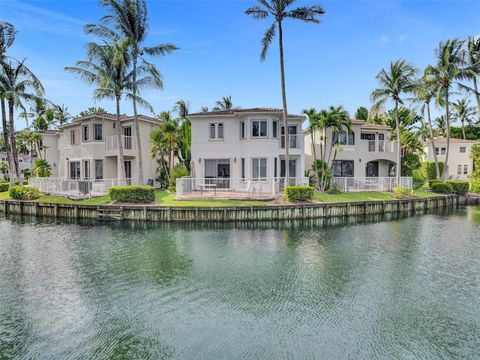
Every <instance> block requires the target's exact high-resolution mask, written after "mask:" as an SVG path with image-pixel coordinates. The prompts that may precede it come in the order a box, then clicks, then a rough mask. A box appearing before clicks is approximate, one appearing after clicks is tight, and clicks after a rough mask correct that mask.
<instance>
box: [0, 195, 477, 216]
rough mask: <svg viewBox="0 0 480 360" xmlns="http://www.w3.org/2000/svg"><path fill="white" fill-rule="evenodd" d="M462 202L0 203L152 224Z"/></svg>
mask: <svg viewBox="0 0 480 360" xmlns="http://www.w3.org/2000/svg"><path fill="white" fill-rule="evenodd" d="M463 200H464V199H463ZM463 200H461V199H460V198H459V197H458V196H457V195H448V196H439V197H432V198H425V199H409V200H389V201H372V202H351V203H335V204H308V205H282V206H254V207H160V206H142V205H137V206H135V205H128V206H127V205H125V206H121V205H102V206H96V205H77V204H52V203H41V202H32V201H16V200H5V201H0V212H3V213H4V214H14V215H29V216H37V217H52V218H69V219H93V220H136V221H138V220H140V221H153V222H224V221H268V220H301V219H318V218H330V217H344V216H359V215H376V214H391V213H403V212H413V213H415V212H423V211H426V210H429V209H436V208H453V207H456V206H458V205H459V204H460V203H464V202H463ZM468 203H475V204H478V203H479V200H478V198H477V199H473V200H469V201H468Z"/></svg>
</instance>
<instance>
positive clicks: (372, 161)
mask: <svg viewBox="0 0 480 360" xmlns="http://www.w3.org/2000/svg"><path fill="white" fill-rule="evenodd" d="M391 130H392V129H391V128H390V127H389V126H386V125H381V124H371V123H368V122H365V121H362V120H358V119H352V121H351V130H350V131H347V130H346V129H345V130H342V131H339V132H335V131H333V130H332V129H331V128H328V129H326V130H325V134H321V133H320V131H319V130H315V133H314V140H313V142H312V136H311V132H310V130H305V131H304V133H303V134H304V139H305V162H306V163H305V167H306V169H307V170H309V169H311V168H312V165H313V163H314V153H316V156H317V159H320V158H321V156H320V154H322V152H323V153H325V154H326V156H325V159H326V161H327V162H328V163H329V164H331V165H332V176H333V178H337V180H335V179H334V182H336V183H337V184H339V185H341V187H342V189H343V190H344V191H351V190H390V189H391V188H392V187H394V186H395V185H396V184H395V183H394V178H393V176H394V175H395V164H396V161H397V146H396V142H395V141H392V140H391V138H392V131H391ZM324 138H325V140H323V139H324ZM332 142H333V146H332ZM340 179H341V181H340ZM401 182H402V184H401V186H404V187H409V186H411V185H409V179H407V178H403V179H401ZM404 182H406V183H404Z"/></svg>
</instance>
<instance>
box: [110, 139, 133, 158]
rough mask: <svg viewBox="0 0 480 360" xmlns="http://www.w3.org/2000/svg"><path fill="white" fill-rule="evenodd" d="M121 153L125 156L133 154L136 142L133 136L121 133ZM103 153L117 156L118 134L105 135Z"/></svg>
mask: <svg viewBox="0 0 480 360" xmlns="http://www.w3.org/2000/svg"><path fill="white" fill-rule="evenodd" d="M122 144H123V154H124V155H125V156H135V152H136V143H135V138H134V137H133V136H125V135H122ZM105 155H106V156H117V155H118V136H117V135H113V136H107V137H106V139H105Z"/></svg>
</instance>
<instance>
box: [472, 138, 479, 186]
mask: <svg viewBox="0 0 480 360" xmlns="http://www.w3.org/2000/svg"><path fill="white" fill-rule="evenodd" d="M470 157H471V158H472V159H473V167H474V168H475V170H474V171H473V174H472V177H473V178H475V179H480V144H475V145H473V146H472V148H471V150H470Z"/></svg>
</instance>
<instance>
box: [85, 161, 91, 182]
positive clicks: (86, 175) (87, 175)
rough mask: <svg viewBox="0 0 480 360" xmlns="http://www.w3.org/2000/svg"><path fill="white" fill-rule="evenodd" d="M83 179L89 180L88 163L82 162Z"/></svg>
mask: <svg viewBox="0 0 480 360" xmlns="http://www.w3.org/2000/svg"><path fill="white" fill-rule="evenodd" d="M83 177H84V178H85V179H90V161H89V160H83Z"/></svg>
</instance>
